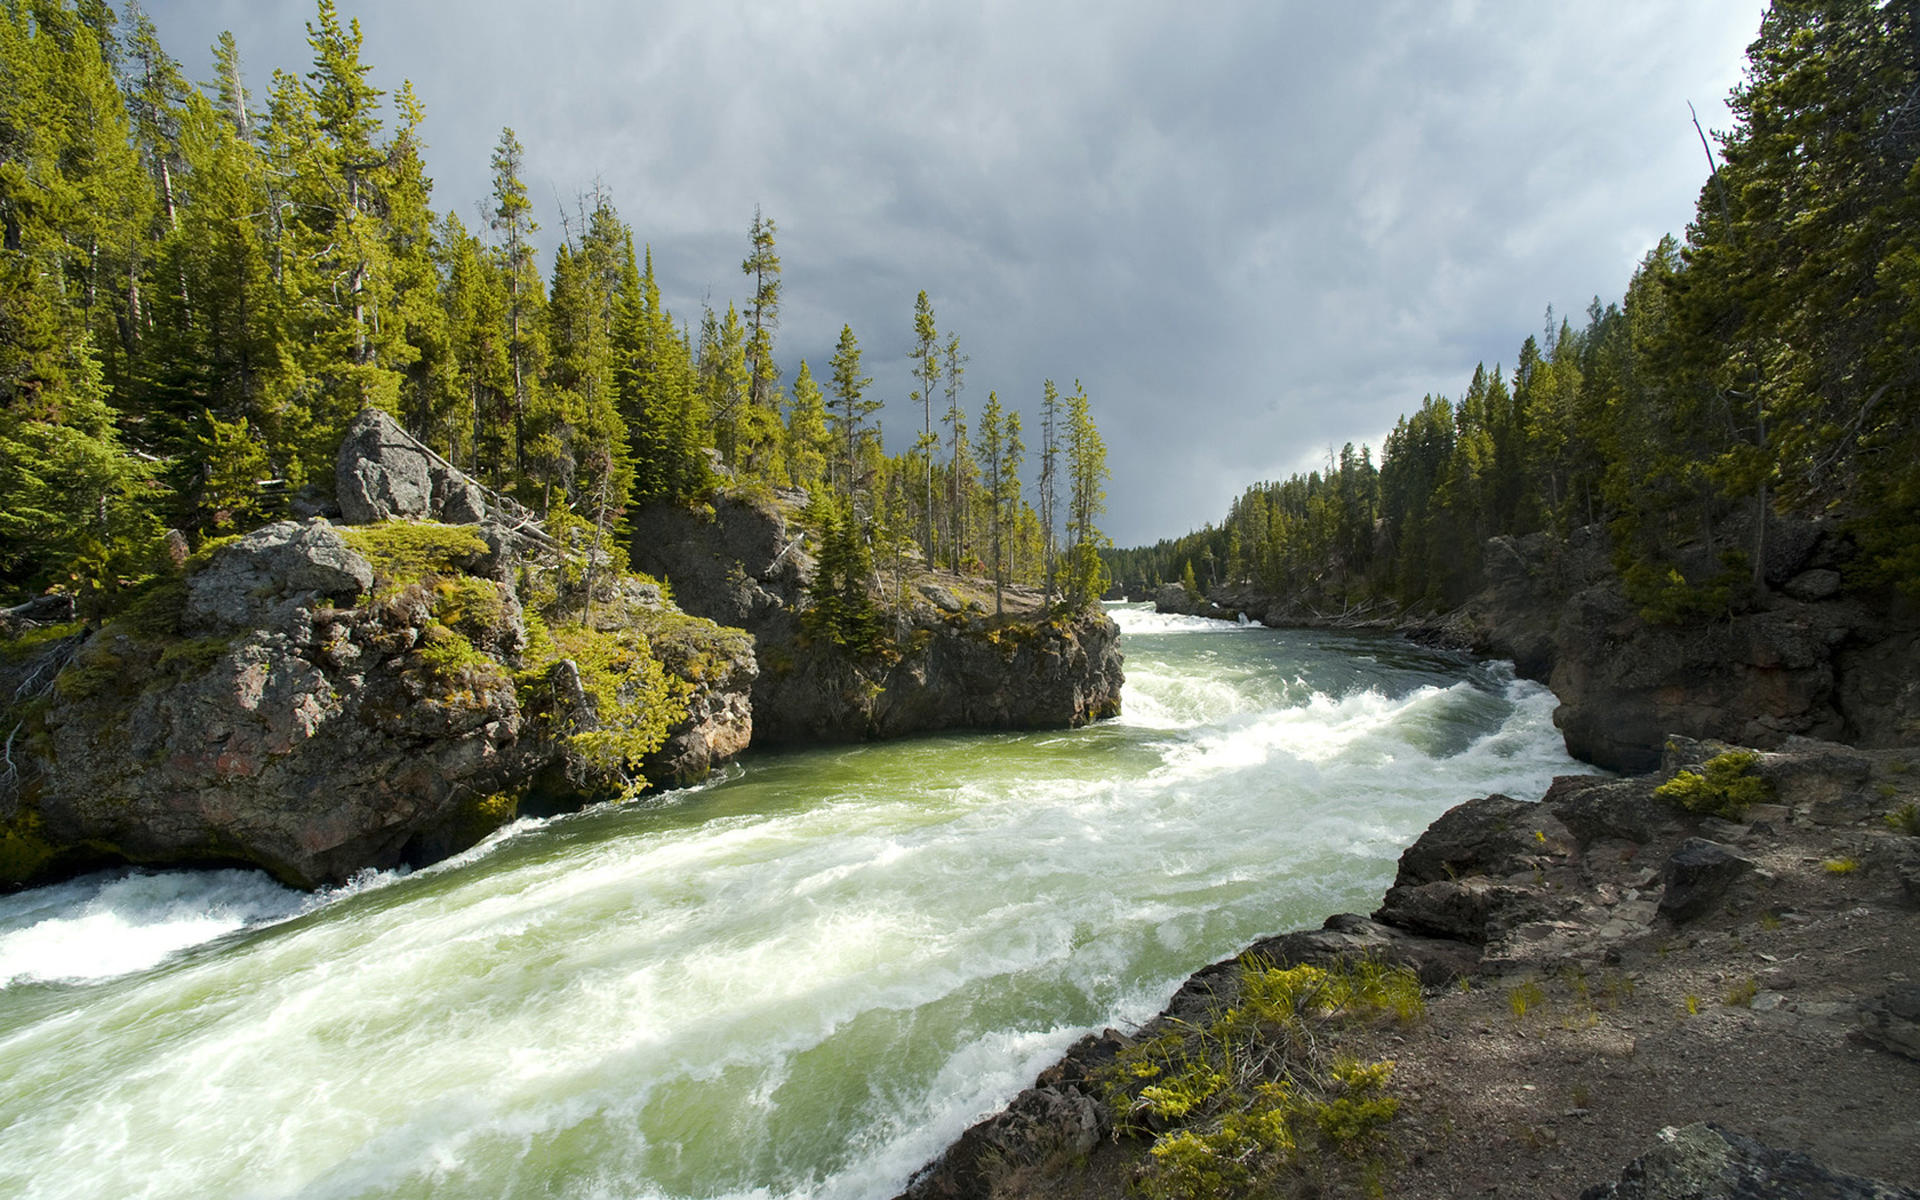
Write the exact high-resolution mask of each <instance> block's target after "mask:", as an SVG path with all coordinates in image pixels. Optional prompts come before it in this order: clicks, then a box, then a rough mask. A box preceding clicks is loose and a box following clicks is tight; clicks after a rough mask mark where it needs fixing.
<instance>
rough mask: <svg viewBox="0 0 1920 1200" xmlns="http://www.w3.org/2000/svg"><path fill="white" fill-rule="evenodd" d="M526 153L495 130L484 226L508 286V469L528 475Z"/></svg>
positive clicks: (535, 349)
mask: <svg viewBox="0 0 1920 1200" xmlns="http://www.w3.org/2000/svg"><path fill="white" fill-rule="evenodd" d="M525 160H526V151H525V149H524V148H523V147H522V146H521V145H520V139H519V138H517V137H515V136H514V133H513V130H512V129H511V128H506V129H502V130H501V131H500V142H499V144H498V145H497V146H496V147H494V151H493V211H492V213H491V214H490V215H489V217H488V224H489V226H490V227H491V228H492V230H493V232H494V233H495V234H496V235H497V236H498V237H499V238H500V266H501V270H502V272H503V273H504V275H505V277H506V284H507V362H508V365H509V366H510V368H511V369H512V371H513V393H512V413H513V465H514V470H515V472H516V473H520V474H524V473H525V472H526V470H527V446H526V439H527V430H526V421H527V410H528V408H529V407H531V405H532V402H533V400H532V393H533V389H534V386H535V383H536V381H537V379H538V375H539V370H540V361H539V360H540V357H541V356H540V353H539V350H540V347H539V345H538V342H537V341H536V333H535V329H536V326H537V320H538V318H537V314H538V312H539V307H540V301H541V299H542V297H541V294H540V293H541V283H540V272H539V270H538V269H537V268H536V267H535V265H534V261H533V243H532V240H531V239H532V237H533V235H534V234H535V233H537V232H539V229H540V226H539V225H538V224H536V223H535V222H534V220H533V216H532V213H533V202H532V201H530V200H528V199H527V185H526V184H525V183H523V182H522V181H521V179H520V173H521V171H522V170H523V169H524V166H525Z"/></svg>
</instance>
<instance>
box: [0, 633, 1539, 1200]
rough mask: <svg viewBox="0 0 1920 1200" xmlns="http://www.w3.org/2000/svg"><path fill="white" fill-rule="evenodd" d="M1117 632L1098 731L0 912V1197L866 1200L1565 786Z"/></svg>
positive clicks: (1234, 663) (1431, 690)
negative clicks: (1265, 953)
mask: <svg viewBox="0 0 1920 1200" xmlns="http://www.w3.org/2000/svg"><path fill="white" fill-rule="evenodd" d="M1117 615H1118V619H1120V620H1121V621H1122V624H1123V628H1125V629H1126V631H1127V632H1126V638H1125V642H1124V648H1125V650H1126V654H1127V675H1128V685H1127V691H1126V693H1125V697H1124V702H1125V705H1126V715H1125V716H1123V717H1122V718H1121V719H1119V720H1117V721H1112V722H1107V723H1103V724H1101V725H1098V726H1095V727H1093V728H1089V729H1084V730H1077V731H1073V732H1056V733H1038V734H1018V735H1014V734H1002V735H969V736H948V737H933V738H924V739H916V740H910V741H905V742H897V743H890V744H885V745H872V746H859V747H841V748H829V749H819V750H809V751H803V752H790V753H778V754H769V753H756V754H753V755H750V756H749V757H748V759H747V760H746V761H745V762H744V763H742V764H741V765H739V766H737V767H735V768H733V769H732V770H730V771H729V772H728V773H727V776H726V778H724V779H722V780H720V781H718V782H715V783H713V784H710V785H708V786H705V787H703V788H700V789H695V790H691V791H687V792H681V793H675V794H671V795H668V796H666V797H663V798H660V799H658V800H657V801H654V802H649V803H643V804H638V805H631V806H626V807H621V808H608V809H600V810H596V811H589V812H586V813H581V814H578V815H575V816H571V817H566V818H561V819H557V820H553V821H548V822H537V823H536V822H525V823H522V824H521V825H519V826H516V827H514V828H513V829H510V830H507V831H504V832H503V834H502V835H500V836H498V837H496V838H494V839H493V840H491V841H490V842H489V843H487V844H486V845H484V846H482V847H480V848H479V849H477V850H476V851H474V852H472V853H470V854H468V855H465V856H463V857H462V858H460V859H458V860H454V861H452V862H448V863H443V864H441V865H439V866H437V867H435V868H432V869H429V870H424V871H418V872H415V873H413V874H411V875H406V876H394V875H370V876H369V877H367V878H366V879H364V880H362V881H359V882H357V883H356V885H355V886H353V887H350V888H346V889H342V890H340V891H339V892H336V893H332V894H328V895H324V896H320V897H302V896H298V895H295V894H293V893H289V892H286V891H285V890H284V889H281V888H278V887H277V886H275V885H273V884H271V883H269V882H267V881H265V880H264V879H263V878H261V877H259V876H256V875H252V874H248V873H243V872H200V873H173V874H151V875H149V874H125V873H122V874H119V875H114V876H98V877H93V878H91V879H87V880H81V881H77V882H75V883H72V884H67V885H62V886H60V887H56V888H48V889H40V890H39V891H36V892H32V893H25V894H22V895H20V896H14V897H7V898H3V899H0V984H3V985H4V986H0V1081H4V1082H0V1196H4V1197H15V1196H19V1197H48V1198H54V1197H58V1198H61V1200H68V1198H77V1197H115V1198H118V1197H136V1196H151V1197H303V1198H304V1197H313V1198H320V1197H372V1196H381V1197H468V1196H515V1197H518V1196H554V1197H583V1198H584V1197H620V1198H626V1197H654V1196H675V1197H680V1196H687V1197H693V1196H698V1197H710V1196H794V1195H804V1196H823V1197H824V1196H833V1197H887V1196H891V1195H892V1194H893V1193H894V1192H895V1191H896V1190H897V1189H898V1187H899V1186H900V1185H901V1184H902V1183H903V1182H904V1180H905V1178H906V1176H907V1175H908V1174H909V1173H911V1171H912V1170H913V1169H914V1168H916V1167H917V1166H919V1165H920V1164H921V1163H922V1162H923V1161H925V1160H926V1159H927V1158H929V1157H930V1156H932V1155H933V1154H935V1153H937V1152H938V1151H939V1150H940V1149H941V1148H942V1147H943V1146H944V1145H945V1144H946V1143H947V1142H948V1141H949V1140H951V1138H952V1137H953V1136H954V1135H955V1134H957V1133H958V1132H959V1131H960V1130H961V1129H963V1128H964V1127H965V1126H966V1125H968V1124H969V1123H971V1122H972V1121H973V1120H976V1119H978V1117H980V1116H981V1115H983V1114H984V1113H986V1112H988V1111H991V1110H992V1109H993V1108H995V1107H997V1106H998V1105H999V1104H1000V1103H1002V1102H1004V1101H1005V1100H1006V1099H1007V1098H1008V1097H1009V1096H1011V1095H1012V1094H1013V1093H1014V1092H1015V1091H1017V1090H1018V1089H1019V1088H1020V1087H1022V1086H1024V1085H1025V1084H1026V1083H1028V1082H1030V1081H1031V1078H1032V1076H1033V1075H1034V1074H1035V1073H1036V1072H1037V1071H1038V1070H1039V1069H1040V1068H1041V1067H1043V1066H1044V1065H1046V1063H1048V1062H1049V1061H1051V1060H1052V1059H1053V1058H1054V1057H1055V1056H1056V1055H1057V1054H1058V1053H1059V1051H1060V1050H1061V1049H1063V1048H1064V1047H1065V1046H1066V1045H1067V1044H1068V1043H1070V1042H1071V1041H1072V1040H1073V1039H1074V1038H1076V1037H1077V1036H1079V1035H1080V1034H1081V1033H1083V1032H1085V1031H1086V1030H1087V1029H1089V1028H1099V1027H1101V1026H1103V1025H1124V1024H1126V1023H1127V1022H1129V1021H1138V1020H1142V1019H1145V1018H1146V1017H1147V1016H1149V1015H1151V1014H1152V1013H1153V1012H1154V1011H1156V1010H1157V1009H1158V1008H1159V1007H1160V1005H1161V1004H1162V1003H1163V1002H1164V1000H1165V999H1166V997H1167V996H1168V995H1169V994H1170V993H1171V992H1172V990H1173V989H1174V988H1175V987H1176V986H1177V985H1178V983H1179V982H1180V981H1181V980H1182V979H1183V978H1185V976H1186V975H1187V974H1189V973H1190V972H1191V971H1193V970H1194V969H1195V968H1197V967H1199V966H1202V965H1204V964H1205V963H1207V962H1210V961H1213V960H1215V959H1217V958H1220V957H1223V956H1225V955H1227V954H1230V953H1232V952H1233V951H1235V950H1236V949H1238V948H1239V947H1240V946H1242V945H1243V944H1245V943H1246V942H1248V941H1250V940H1251V939H1253V938H1255V937H1257V936H1260V935H1262V934H1266V933H1271V932H1275V931H1278V930H1282V929H1287V928H1291V927H1296V926H1299V925H1303V924H1309V923H1318V921H1319V920H1320V918H1322V917H1324V916H1325V915H1326V914H1327V913H1330V912H1334V911H1339V910H1343V909H1347V910H1352V909H1358V910H1366V909H1370V908H1371V907H1372V906H1373V905H1374V904H1375V903H1376V902H1377V900H1378V896H1379V893H1380V892H1381V890H1382V889H1383V887H1384V886H1385V884H1386V883H1387V882H1388V881H1389V880H1390V878H1391V876H1392V872H1393V864H1394V861H1395V860H1396V858H1397V857H1398V854H1399V851H1400V849H1401V848H1402V847H1403V846H1404V845H1405V844H1406V843H1407V842H1409V841H1411V840H1412V838H1414V837H1415V836H1417V834H1418V833H1419V831H1420V830H1421V829H1422V828H1423V827H1424V826H1425V825H1426V824H1427V823H1428V822H1429V821H1431V820H1432V819H1433V818H1434V817H1435V816H1437V815H1438V814H1439V813H1440V812H1442V811H1444V810H1445V809H1446V808H1447V807H1449V806H1450V805H1452V804H1455V803H1457V802H1459V801H1460V800H1463V799H1466V798H1468V797H1469V796H1474V795H1481V794H1484V793H1486V792H1488V791H1506V792H1509V793H1511V794H1515V795H1523V796H1531V795H1538V794H1539V792H1540V791H1541V790H1542V789H1543V788H1544V786H1545V785H1546V783H1547V781H1548V779H1549V778H1550V777H1551V776H1552V775H1554V774H1555V773H1563V772H1566V771H1570V770H1574V769H1577V768H1576V767H1575V766H1574V765H1573V764H1571V763H1570V762H1569V761H1568V760H1567V759H1566V757H1565V755H1564V753H1563V752H1562V750H1561V748H1560V742H1559V738H1558V736H1557V735H1556V734H1555V733H1554V731H1553V728H1552V724H1551V721H1550V720H1549V713H1550V712H1551V710H1552V699H1551V696H1550V695H1548V694H1547V693H1546V692H1544V690H1542V689H1539V688H1537V687H1534V686H1532V685H1528V684H1517V683H1515V682H1514V681H1513V680H1512V678H1511V675H1510V674H1508V673H1506V672H1504V671H1503V670H1502V669H1501V668H1499V667H1497V666H1475V665H1473V664H1470V663H1468V662H1466V661H1465V660H1463V659H1458V658H1455V657H1451V656H1448V655H1444V654H1439V653H1436V652H1429V651H1425V650H1422V649H1419V648H1417V647H1412V646H1409V645H1406V644H1404V643H1400V642H1397V641H1393V640H1390V639H1377V638H1358V637H1347V636H1336V635H1321V634H1301V633H1289V632H1279V631H1271V630H1264V629H1259V628H1251V629H1240V628H1234V627H1231V626H1226V625H1222V624H1219V623H1213V622H1200V621H1196V620H1190V619H1184V618H1161V617H1155V616H1153V615H1152V614H1150V613H1144V612H1140V611H1138V610H1136V609H1128V610H1124V611H1121V612H1120V613H1118V614H1117Z"/></svg>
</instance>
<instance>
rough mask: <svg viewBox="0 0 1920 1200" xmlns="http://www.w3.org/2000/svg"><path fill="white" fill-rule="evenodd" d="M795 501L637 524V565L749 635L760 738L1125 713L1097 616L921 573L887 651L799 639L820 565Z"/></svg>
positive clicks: (662, 510) (872, 733)
mask: <svg viewBox="0 0 1920 1200" xmlns="http://www.w3.org/2000/svg"><path fill="white" fill-rule="evenodd" d="M800 500H801V497H800V496H799V495H798V494H795V493H788V494H786V495H784V496H780V497H776V498H774V499H773V500H753V499H749V498H747V497H744V496H739V495H734V496H723V497H720V498H717V499H716V500H715V501H714V503H713V504H712V505H710V506H704V507H701V508H686V507H681V506H676V505H656V506H654V507H651V508H648V509H646V510H643V511H642V512H640V513H639V514H637V515H636V516H635V517H634V518H633V521H632V524H633V529H634V541H633V562H634V565H635V567H637V568H638V569H640V570H643V571H646V572H648V573H649V574H652V575H656V576H660V577H662V578H665V579H667V580H669V581H670V582H671V583H672V586H673V593H674V597H675V599H676V601H677V602H678V603H679V604H680V605H681V606H682V607H683V608H685V609H686V610H687V611H688V612H691V613H695V614H698V615H700V616H704V617H707V618H709V619H711V620H714V621H716V622H719V623H720V624H722V625H732V626H738V627H740V628H743V629H745V630H746V631H748V632H749V633H751V634H753V636H754V639H755V643H756V646H757V652H758V655H759V677H758V679H757V680H756V681H755V684H754V692H753V720H754V730H755V736H756V738H759V739H761V740H763V741H766V742H788V743H792V742H813V741H823V740H824V741H849V740H860V739H865V738H887V737H897V736H900V735H903V734H909V733H920V732H926V731H931V730H940V729H1026V728H1047V727H1063V726H1070V725H1080V724H1084V723H1086V722H1087V721H1091V720H1096V719H1099V718H1101V717H1105V716H1110V715H1112V714H1114V713H1116V712H1118V711H1119V700H1120V686H1121V683H1122V680H1123V677H1122V674H1121V657H1120V649H1119V629H1118V627H1117V626H1115V625H1114V624H1113V622H1112V620H1111V619H1110V618H1108V617H1107V616H1106V615H1105V614H1104V613H1102V612H1099V611H1097V610H1087V611H1083V612H1080V613H1075V614H1065V615H1061V614H1054V613H1047V612H1043V611H1041V608H1040V605H1039V603H1038V600H1037V598H1035V597H1032V596H1031V595H1030V594H1026V593H1021V594H1020V595H1018V596H1016V597H1015V601H1016V603H1014V604H1013V605H1012V606H1011V607H1012V608H1013V609H1014V610H1015V611H1013V612H1010V613H1009V615H1008V616H1005V617H995V616H993V615H992V614H991V612H990V607H991V604H992V599H991V595H990V593H988V594H984V595H983V594H981V593H980V592H979V589H978V584H977V583H975V582H972V581H967V580H963V579H960V578H958V577H954V576H942V575H934V574H932V573H922V575H921V576H920V577H919V578H917V580H915V581H914V582H913V584H912V586H911V587H910V588H907V589H904V590H903V599H902V600H901V601H900V602H899V604H898V605H897V608H896V612H895V614H894V621H895V624H894V627H893V629H892V633H893V635H894V636H893V638H892V639H891V640H892V643H893V650H892V652H891V653H890V654H887V655H874V656H865V657H861V656H856V655H854V654H851V653H849V652H848V651H846V650H845V649H844V648H842V647H840V646H837V645H834V644H832V643H830V642H827V641H824V640H818V639H811V638H809V637H808V636H807V635H806V632H805V630H804V629H803V627H802V619H801V618H802V613H803V612H804V611H805V606H806V602H807V601H806V588H807V582H808V580H809V579H810V578H811V577H812V573H813V570H814V559H813V556H812V554H811V553H810V552H809V550H808V547H807V539H806V537H805V536H804V534H803V533H802V531H801V530H800V529H799V528H797V526H796V524H795V522H794V521H793V520H792V518H791V514H792V513H793V512H795V511H796V510H797V508H798V506H799V503H800Z"/></svg>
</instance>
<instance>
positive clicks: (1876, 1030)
mask: <svg viewBox="0 0 1920 1200" xmlns="http://www.w3.org/2000/svg"><path fill="white" fill-rule="evenodd" d="M1860 1034H1861V1036H1862V1037H1864V1038H1865V1039H1866V1040H1867V1041H1869V1042H1872V1043H1873V1044H1874V1045H1876V1046H1880V1047H1882V1048H1883V1049H1887V1050H1891V1051H1893V1052H1894V1053H1895V1054H1904V1055H1906V1056H1907V1057H1908V1058H1914V1059H1920V987H1904V988H1896V989H1894V990H1893V991H1890V992H1888V993H1887V994H1886V995H1884V996H1882V997H1881V998H1880V999H1878V1000H1876V1001H1874V1002H1873V1003H1872V1004H1870V1005H1868V1006H1867V1009H1866V1011H1865V1012H1863V1013H1862V1014H1861V1026H1860Z"/></svg>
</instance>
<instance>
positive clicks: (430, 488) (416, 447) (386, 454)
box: [334, 408, 498, 525]
mask: <svg viewBox="0 0 1920 1200" xmlns="http://www.w3.org/2000/svg"><path fill="white" fill-rule="evenodd" d="M334 491H335V494H336V495H337V496H338V498H339V501H340V512H341V515H342V517H343V519H344V520H345V521H346V522H347V524H349V525H371V524H374V523H375V522H377V521H385V520H388V519H390V518H393V517H406V518H411V519H414V520H428V521H444V522H446V523H447V524H449V525H472V524H476V523H478V522H480V521H484V520H486V519H487V517H488V515H489V512H490V506H489V497H488V495H487V492H486V489H484V488H482V487H481V486H480V485H479V484H478V483H475V482H474V481H473V480H472V479H470V478H468V477H467V476H466V475H464V474H462V473H461V472H460V470H459V469H458V468H456V467H455V466H454V465H453V464H452V463H449V462H448V461H447V460H446V459H444V458H441V457H440V456H439V455H438V454H435V453H434V452H433V450H432V449H430V448H429V447H428V446H427V445H426V443H424V442H422V441H420V440H419V439H417V438H415V437H414V436H413V435H412V434H410V433H408V432H407V431H406V430H404V429H402V428H400V424H399V422H397V421H395V420H394V419H393V418H392V417H390V416H388V415H387V414H386V413H384V412H381V411H380V410H379V409H377V408H369V409H367V410H366V411H364V412H362V413H361V414H360V415H359V416H357V417H355V418H354V419H353V421H352V422H351V423H350V424H349V425H348V426H347V433H346V437H345V438H344V439H343V440H342V441H341V443H340V453H339V456H338V457H337V458H336V459H335V461H334ZM494 504H495V506H497V505H498V501H495V502H494Z"/></svg>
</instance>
